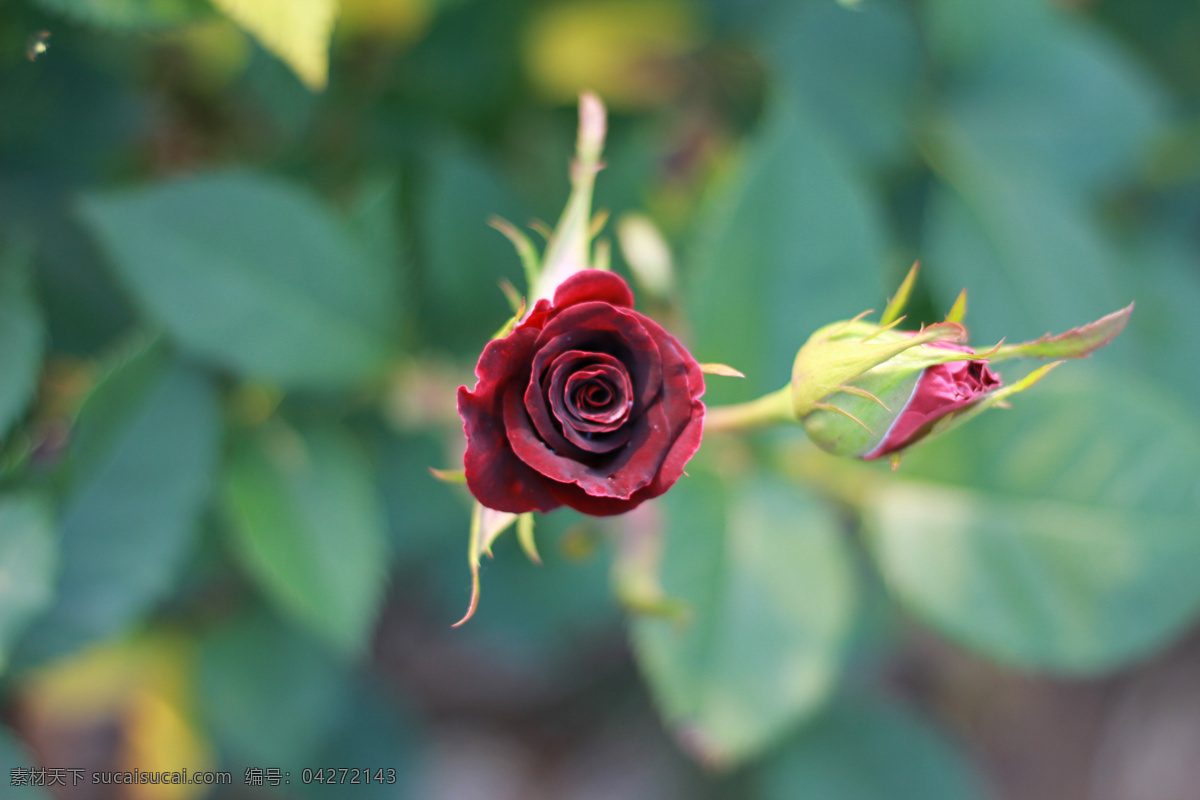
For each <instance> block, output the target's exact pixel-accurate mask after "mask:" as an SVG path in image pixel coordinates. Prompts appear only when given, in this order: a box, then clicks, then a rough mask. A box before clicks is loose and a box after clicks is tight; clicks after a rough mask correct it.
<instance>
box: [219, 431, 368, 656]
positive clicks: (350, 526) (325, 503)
mask: <svg viewBox="0 0 1200 800" xmlns="http://www.w3.org/2000/svg"><path fill="white" fill-rule="evenodd" d="M369 469H370V468H369V466H368V463H367V460H366V457H365V456H364V454H363V453H361V452H360V451H359V449H358V447H357V445H356V444H355V442H354V441H353V440H352V439H351V438H349V436H348V435H347V434H346V433H345V432H343V431H339V430H337V429H334V428H315V429H311V430H302V431H295V430H292V429H290V428H287V427H284V426H283V425H282V424H279V425H273V426H271V427H270V428H269V429H267V430H263V431H261V432H259V433H258V434H257V435H251V436H246V437H245V441H244V442H242V443H239V444H238V445H237V446H236V447H235V449H234V452H233V455H232V458H231V460H230V463H229V467H228V471H227V473H226V476H225V482H224V496H225V507H226V512H227V514H228V516H229V519H230V525H231V528H232V533H233V544H234V549H235V551H236V553H237V555H238V557H239V559H240V560H241V562H242V564H243V565H244V566H245V568H246V569H247V570H248V571H249V573H250V574H251V576H253V577H254V579H255V580H256V581H258V583H259V585H260V586H261V587H262V589H263V591H264V592H265V593H266V594H267V596H268V597H269V598H270V599H271V600H273V601H274V602H275V603H276V604H277V605H278V606H279V608H280V610H281V611H282V612H284V613H286V614H288V615H290V616H291V617H293V618H294V619H295V620H296V621H297V622H299V623H300V624H302V625H305V626H307V627H308V628H310V629H311V630H312V631H313V632H314V633H315V634H317V635H318V636H320V637H322V638H324V639H325V640H326V641H327V642H329V643H330V644H332V645H334V646H335V647H337V648H338V649H340V650H344V651H349V652H353V653H360V652H362V650H363V649H364V648H365V646H366V640H367V637H368V636H369V635H370V632H371V626H372V624H373V623H374V621H375V615H376V613H377V612H378V608H379V601H380V598H381V597H382V594H383V590H384V586H385V583H386V580H387V573H386V571H385V566H386V564H387V557H386V556H387V545H386V535H385V532H384V521H383V511H382V509H381V507H380V504H379V500H378V498H377V497H376V496H375V493H374V491H373V487H372V485H371V475H370V471H369Z"/></svg>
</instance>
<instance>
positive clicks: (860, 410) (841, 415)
mask: <svg viewBox="0 0 1200 800" xmlns="http://www.w3.org/2000/svg"><path fill="white" fill-rule="evenodd" d="M916 270H917V268H916V266H914V267H913V269H912V270H911V271H910V272H909V275H908V277H907V278H906V279H905V281H904V283H903V284H902V285H901V287H900V291H899V292H897V294H896V297H895V298H894V299H893V300H892V301H891V302H890V303H889V304H888V308H887V310H886V311H885V312H884V314H883V318H882V319H881V321H880V323H879V324H874V323H870V322H864V321H862V319H861V317H862V316H865V314H864V315H860V316H859V317H856V318H855V319H852V320H847V321H844V322H837V323H834V324H832V325H827V326H826V327H824V328H821V329H820V330H818V331H817V332H816V333H814V334H813V335H812V337H811V338H810V339H809V340H808V342H807V343H805V345H804V346H803V347H802V348H800V352H799V353H798V354H797V355H796V361H795V364H794V365H793V369H792V382H791V385H790V387H789V391H790V400H791V412H792V414H793V415H794V417H795V419H797V420H798V421H799V422H800V423H801V424H802V425H803V426H804V429H805V432H806V433H807V434H808V436H809V438H810V439H812V441H813V442H814V443H815V444H816V445H818V446H819V447H821V448H822V449H823V450H827V451H828V452H830V453H833V454H835V455H840V456H850V457H853V458H862V459H874V458H879V457H881V456H885V455H891V456H892V464H893V467H894V466H896V465H897V464H898V463H899V457H900V453H901V451H903V450H904V449H905V448H907V447H909V446H911V445H914V444H916V443H918V442H920V441H923V440H926V439H929V438H931V437H933V436H937V435H940V434H942V433H945V432H946V431H948V430H950V429H951V428H952V427H955V426H957V425H958V424H960V423H962V422H965V421H966V420H967V419H969V418H970V417H973V416H975V415H976V414H979V413H981V412H982V411H985V410H986V409H988V408H991V407H993V406H1003V405H1004V404H1005V403H1004V401H1005V399H1006V398H1007V397H1010V396H1011V395H1014V394H1016V393H1017V392H1021V391H1024V390H1025V389H1027V388H1029V387H1030V386H1032V385H1033V384H1034V383H1036V382H1037V381H1038V380H1040V379H1041V378H1042V377H1043V376H1044V375H1045V374H1046V373H1048V372H1049V371H1050V370H1051V369H1053V368H1054V367H1056V366H1058V364H1060V363H1062V362H1061V361H1056V362H1054V363H1051V364H1047V365H1045V366H1043V367H1041V368H1040V369H1037V370H1034V371H1033V372H1031V373H1030V374H1029V375H1027V376H1026V377H1025V378H1023V379H1022V380H1020V381H1018V382H1016V383H1014V384H1011V385H1009V386H1004V385H1002V381H1001V378H1000V376H999V375H998V374H997V373H996V372H994V371H993V370H992V368H991V366H990V364H991V363H992V362H996V361H1000V360H1003V359H1008V358H1016V357H1023V356H1032V357H1036V358H1059V359H1063V358H1082V357H1084V356H1087V355H1089V354H1090V353H1092V352H1094V351H1095V350H1097V349H1099V348H1100V347H1103V346H1104V345H1106V344H1108V343H1109V342H1110V341H1112V339H1113V337H1115V336H1116V335H1117V334H1118V333H1120V332H1121V330H1122V329H1123V328H1124V327H1125V323H1126V321H1127V320H1128V318H1129V314H1130V313H1131V312H1132V310H1133V306H1132V305H1130V306H1129V307H1128V308H1125V309H1122V310H1120V311H1117V312H1114V313H1112V314H1109V315H1108V316H1106V317H1102V318H1101V319H1099V320H1097V321H1095V322H1092V323H1090V324H1088V325H1084V326H1082V327H1079V328H1074V329H1072V330H1070V331H1067V332H1066V333H1063V334H1060V335H1058V336H1050V335H1049V334H1047V335H1046V336H1044V337H1042V338H1041V339H1038V340H1036V341H1032V342H1025V343H1023V344H1018V345H1007V346H1004V345H997V346H996V347H994V348H992V349H991V350H989V351H987V352H986V353H981V354H977V353H976V352H975V351H974V350H972V349H971V348H970V347H967V346H965V344H964V342H965V340H966V338H967V332H966V329H965V328H964V327H963V326H962V324H961V321H962V318H963V315H964V314H965V311H966V292H965V291H964V292H963V294H962V295H960V296H959V300H958V302H956V303H955V305H954V308H953V309H952V310H951V311H950V314H949V315H948V316H947V319H946V321H945V322H940V323H937V324H935V325H930V326H928V327H925V328H922V329H921V330H920V331H899V330H896V329H895V327H896V325H898V324H899V323H900V322H901V321H902V320H903V319H904V318H903V317H901V316H899V314H900V311H901V309H902V308H903V306H904V303H905V302H906V300H907V298H908V293H909V291H910V289H911V287H912V284H913V281H914V279H915V277H916Z"/></svg>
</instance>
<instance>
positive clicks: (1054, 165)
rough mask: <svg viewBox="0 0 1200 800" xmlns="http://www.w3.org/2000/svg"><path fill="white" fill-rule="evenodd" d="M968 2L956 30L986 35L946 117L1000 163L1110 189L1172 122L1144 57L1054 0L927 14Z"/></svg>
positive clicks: (972, 4)
mask: <svg viewBox="0 0 1200 800" xmlns="http://www.w3.org/2000/svg"><path fill="white" fill-rule="evenodd" d="M950 5H952V6H953V8H951V7H948V6H950ZM984 6H987V7H988V8H984ZM964 10H967V13H968V14H969V15H970V16H969V18H968V19H962V20H958V21H957V22H956V23H955V24H956V26H957V28H956V33H957V34H958V35H959V36H963V37H965V36H971V35H976V34H972V33H969V31H970V26H971V25H973V24H976V23H982V24H981V27H980V29H979V30H978V32H977V36H978V38H979V40H980V41H979V42H978V44H976V45H975V46H974V48H973V50H972V52H971V53H970V54H969V59H970V61H969V63H968V64H967V65H966V68H965V69H964V70H963V74H962V75H961V76H959V80H957V81H955V82H954V84H953V85H952V88H951V91H950V92H949V93H948V96H947V100H946V101H945V108H944V110H943V112H944V114H945V116H946V118H947V119H946V120H945V124H949V125H951V126H952V127H954V128H955V129H957V130H958V131H959V132H960V133H961V135H963V136H964V137H966V138H967V139H968V140H970V141H971V142H972V145H973V147H974V148H976V149H977V150H978V151H980V152H983V153H986V154H987V158H988V159H989V160H990V161H992V163H993V164H994V165H995V166H997V167H998V168H1000V169H1004V168H1006V167H1008V166H1018V167H1022V168H1024V169H1029V170H1031V171H1034V172H1036V173H1039V174H1041V175H1042V176H1043V177H1045V178H1046V179H1048V180H1049V181H1050V182H1053V183H1058V184H1060V185H1062V186H1064V187H1069V188H1074V189H1084V190H1091V189H1096V188H1102V187H1106V186H1111V185H1113V184H1114V183H1115V182H1117V181H1120V180H1123V179H1127V178H1129V177H1132V176H1133V175H1134V174H1135V170H1137V169H1138V168H1140V166H1141V163H1142V160H1143V158H1144V156H1145V155H1146V148H1147V147H1148V145H1150V144H1151V142H1152V140H1153V139H1154V137H1156V136H1157V135H1159V134H1161V133H1162V132H1163V131H1164V129H1165V124H1166V120H1167V103H1166V101H1165V98H1164V96H1163V94H1164V93H1163V92H1162V90H1161V89H1160V87H1159V86H1157V85H1156V84H1155V82H1154V80H1153V78H1152V76H1151V75H1150V74H1149V73H1148V72H1147V71H1146V70H1145V69H1144V68H1143V67H1142V66H1141V65H1139V64H1138V63H1137V62H1136V61H1134V60H1133V59H1132V58H1130V57H1129V56H1128V55H1127V54H1126V53H1125V52H1124V51H1123V50H1122V49H1121V48H1120V47H1119V46H1117V45H1116V44H1115V43H1113V42H1111V41H1109V40H1108V39H1107V38H1105V37H1104V36H1103V35H1101V34H1100V33H1099V31H1096V30H1093V29H1091V28H1090V27H1089V26H1088V25H1087V24H1086V23H1084V22H1083V21H1082V20H1080V18H1079V17H1078V15H1069V14H1066V13H1063V12H1062V11H1061V10H1060V9H1057V8H1053V7H1052V5H1051V4H1050V3H1046V2H1029V0H1014V1H1013V2H1009V3H988V2H986V0H983V2H977V1H976V0H950V4H946V3H939V2H934V3H931V4H930V6H929V10H928V11H927V13H928V15H929V16H930V17H931V25H933V26H935V27H936V25H937V24H939V23H938V21H939V20H941V19H945V18H947V17H953V16H955V15H957V14H959V13H961V12H962V11H964ZM941 124H943V123H941V122H938V123H935V125H939V126H940V125H941Z"/></svg>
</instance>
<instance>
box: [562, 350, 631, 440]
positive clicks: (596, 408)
mask: <svg viewBox="0 0 1200 800" xmlns="http://www.w3.org/2000/svg"><path fill="white" fill-rule="evenodd" d="M566 372H567V370H565V369H563V370H561V372H556V373H555V381H554V383H552V384H551V392H552V394H551V395H550V396H551V398H552V399H553V398H556V397H561V398H562V402H563V404H564V410H565V411H566V412H567V413H568V414H570V415H571V421H572V423H574V425H575V427H576V428H577V429H578V430H581V431H609V430H613V429H614V428H615V427H616V426H618V425H620V424H621V423H623V422H624V421H625V420H626V419H628V418H629V411H630V409H631V408H633V398H632V397H631V396H630V395H631V394H632V393H633V387H632V386H631V385H630V383H629V373H628V372H626V371H625V368H624V367H623V366H621V367H611V366H608V365H604V366H596V367H585V368H583V369H580V370H578V371H576V372H572V373H571V374H570V376H569V377H567V379H566V381H565V385H564V386H563V387H562V393H561V395H560V394H559V392H558V391H556V390H555V388H554V384H555V383H557V380H558V375H559V374H563V373H566ZM564 424H565V423H564Z"/></svg>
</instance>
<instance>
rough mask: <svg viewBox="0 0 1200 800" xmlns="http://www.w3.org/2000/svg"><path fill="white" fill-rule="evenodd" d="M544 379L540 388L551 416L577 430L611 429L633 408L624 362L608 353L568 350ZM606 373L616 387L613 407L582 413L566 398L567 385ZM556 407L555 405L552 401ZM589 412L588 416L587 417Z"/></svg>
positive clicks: (629, 383)
mask: <svg viewBox="0 0 1200 800" xmlns="http://www.w3.org/2000/svg"><path fill="white" fill-rule="evenodd" d="M546 372H547V375H546V377H545V378H543V380H542V383H541V388H542V390H543V392H544V394H545V395H546V396H547V398H549V400H550V404H551V409H552V410H553V411H554V415H555V417H556V418H558V420H559V421H560V422H561V423H563V424H564V425H566V424H568V423H571V424H573V425H575V426H576V427H577V428H578V429H579V430H583V431H591V432H600V431H610V430H613V429H614V426H613V423H617V424H618V425H619V424H620V423H621V422H622V421H623V420H625V419H627V418H628V416H629V411H630V409H631V408H632V405H633V400H632V398H631V395H632V393H633V385H632V383H631V381H630V379H629V371H628V370H626V369H625V365H624V364H622V363H621V362H620V361H618V360H617V359H616V358H614V357H613V356H610V355H608V354H607V353H588V352H585V351H582V350H568V351H567V352H565V353H563V354H562V355H560V356H558V358H556V359H554V362H553V363H552V364H551V365H550V368H549V369H548V370H547V371H546ZM602 375H607V376H608V379H609V382H611V383H612V384H613V388H614V389H615V390H616V391H615V393H614V395H613V399H612V408H611V409H608V410H606V411H604V412H598V413H591V412H581V411H578V410H576V409H574V408H573V407H572V405H571V403H570V401H569V400H568V394H569V393H570V391H571V390H570V389H569V387H568V384H569V383H570V382H571V381H573V380H585V379H587V378H588V377H592V376H595V377H599V376H602ZM618 395H619V397H618ZM556 403H557V404H558V406H559V407H558V408H555V407H554V406H555V404H556ZM589 415H590V417H591V418H589Z"/></svg>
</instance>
